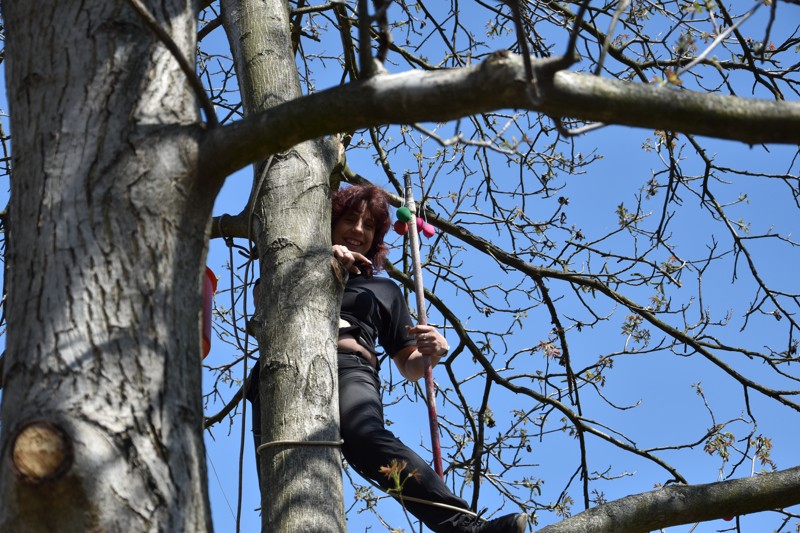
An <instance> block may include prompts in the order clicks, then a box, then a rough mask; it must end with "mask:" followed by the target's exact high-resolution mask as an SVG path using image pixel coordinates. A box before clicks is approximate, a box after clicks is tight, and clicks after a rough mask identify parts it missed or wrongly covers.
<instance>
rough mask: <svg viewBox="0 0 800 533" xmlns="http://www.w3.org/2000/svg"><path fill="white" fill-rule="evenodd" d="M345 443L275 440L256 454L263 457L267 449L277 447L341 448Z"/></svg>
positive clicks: (259, 448) (338, 441) (257, 449)
mask: <svg viewBox="0 0 800 533" xmlns="http://www.w3.org/2000/svg"><path fill="white" fill-rule="evenodd" d="M342 444H344V441H343V440H341V439H339V440H274V441H272V442H265V443H264V444H262V445H261V446H259V447H258V448H256V453H257V454H258V455H261V452H262V451H264V450H266V449H267V448H274V447H276V446H341V445H342Z"/></svg>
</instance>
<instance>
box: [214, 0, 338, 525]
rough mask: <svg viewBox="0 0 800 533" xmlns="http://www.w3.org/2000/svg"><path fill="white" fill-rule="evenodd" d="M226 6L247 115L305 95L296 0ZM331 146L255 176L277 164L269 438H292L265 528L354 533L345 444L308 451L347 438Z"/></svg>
mask: <svg viewBox="0 0 800 533" xmlns="http://www.w3.org/2000/svg"><path fill="white" fill-rule="evenodd" d="M222 7H223V12H224V17H225V21H224V26H225V29H226V32H227V34H228V40H229V42H230V44H231V49H232V50H233V55H234V61H235V64H236V69H237V75H238V80H239V86H240V89H241V91H242V101H243V103H244V107H245V110H246V113H248V114H254V113H259V112H263V111H264V110H266V109H269V108H272V107H274V106H275V105H279V104H281V103H283V102H286V101H288V100H291V99H295V98H300V97H301V96H302V94H301V91H300V84H299V78H298V75H297V69H296V66H295V60H294V55H293V53H292V49H291V36H290V33H289V27H290V25H289V13H288V5H287V3H286V2H284V1H283V0H267V1H261V0H259V1H250V0H244V1H233V0H230V1H227V0H223V2H222ZM304 140H306V139H304ZM330 145H331V143H330V142H328V141H325V140H317V141H309V142H304V143H302V144H299V145H297V146H293V147H292V148H291V149H289V150H288V151H286V152H283V153H280V154H278V155H276V156H275V157H274V158H273V159H271V160H270V161H268V162H265V163H262V164H261V165H260V166H259V167H258V168H257V169H256V171H255V173H256V180H257V183H258V182H260V177H261V175H262V173H263V172H265V171H264V170H262V169H263V166H264V165H265V164H269V167H268V169H267V170H266V174H264V175H265V178H264V180H263V186H262V187H261V188H260V191H259V196H258V200H257V202H256V207H255V219H256V220H257V223H256V224H255V228H256V230H257V231H256V234H255V237H256V242H257V244H258V251H259V260H260V264H261V281H262V283H261V291H260V301H259V302H258V309H259V311H258V316H257V317H256V322H261V323H263V324H264V328H263V330H262V331H261V332H259V334H258V341H259V351H260V353H261V361H262V365H261V387H260V398H261V405H262V420H261V424H262V432H263V434H262V439H263V442H264V443H275V442H284V441H290V442H289V443H286V444H281V445H278V446H270V447H268V448H266V449H264V450H263V451H262V453H261V455H260V456H261V498H262V499H261V502H262V530H263V531H276V532H295V531H319V532H323V531H345V530H346V526H345V522H344V503H343V490H342V476H341V459H340V451H339V448H338V447H337V446H309V445H305V444H304V442H308V441H313V442H319V441H323V442H336V441H338V440H339V422H338V420H339V418H338V417H339V412H338V410H339V401H338V395H337V394H336V391H337V375H336V355H335V344H336V332H337V330H336V328H337V327H338V321H337V320H336V319H337V318H338V315H339V298H340V297H341V286H340V285H339V283H338V282H337V279H336V277H335V275H334V271H333V269H332V265H331V254H330V245H331V242H330V188H329V186H328V176H329V175H330V170H331V168H332V165H333V163H334V162H335V158H333V157H331V156H332V155H333V153H334V152H335V150H331V146H330ZM286 148H289V147H288V146H285V147H283V148H282V150H285V149H286ZM264 155H267V154H264Z"/></svg>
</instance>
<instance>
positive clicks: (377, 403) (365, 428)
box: [339, 353, 468, 532]
mask: <svg viewBox="0 0 800 533" xmlns="http://www.w3.org/2000/svg"><path fill="white" fill-rule="evenodd" d="M379 387H380V382H379V378H378V374H377V372H376V371H375V370H374V369H373V368H372V367H371V366H369V364H368V363H367V362H366V361H364V360H363V359H362V358H361V357H359V356H358V355H355V354H344V353H340V354H339V413H340V421H341V422H340V423H341V433H342V439H344V445H343V447H342V452H343V454H344V456H345V459H347V462H348V463H350V464H351V465H352V466H353V467H354V468H355V469H356V470H358V471H359V472H360V473H361V474H362V475H364V476H366V477H368V478H369V479H372V480H373V481H375V482H377V483H378V484H380V486H381V487H383V488H384V489H388V488H390V483H391V482H390V480H389V479H388V478H386V477H385V476H384V475H383V474H382V473H381V472H380V468H381V467H384V466H389V465H390V463H391V461H392V460H393V459H394V460H396V461H397V462H398V463H402V462H406V463H407V466H406V468H405V470H404V471H403V472H402V474H401V479H405V477H406V476H407V475H408V474H410V473H411V472H413V471H415V470H416V474H415V476H414V478H412V479H409V480H408V481H407V482H406V483H405V485H404V486H403V489H402V495H405V496H413V497H414V498H420V499H422V500H426V501H430V502H438V503H444V504H447V505H450V506H453V507H457V508H460V509H465V510H466V509H467V508H468V505H467V502H465V501H464V500H463V499H461V498H459V497H458V496H456V495H455V494H453V493H452V492H451V491H450V489H448V488H447V485H445V483H444V481H442V479H441V478H440V477H439V476H438V475H437V474H436V472H434V470H433V469H432V468H431V467H430V465H429V464H428V462H427V461H425V460H424V459H422V458H421V457H420V456H419V455H417V454H416V453H414V451H412V450H411V449H410V448H408V446H406V445H405V444H403V443H402V442H401V441H400V440H399V439H398V438H397V437H395V436H394V434H393V433H392V432H391V431H389V430H387V429H386V427H385V425H384V418H383V405H382V403H381V399H380V393H379V390H380V389H379ZM405 507H406V508H407V509H408V510H409V511H410V512H411V514H413V515H414V516H416V517H417V518H419V519H420V520H422V522H423V523H424V524H425V525H426V526H427V527H428V528H430V529H431V530H432V531H436V532H449V531H459V530H461V528H459V527H458V526H456V522H463V518H465V517H463V516H462V513H459V512H457V511H454V510H452V509H442V508H439V507H435V506H430V505H425V504H419V503H412V502H405ZM459 519H461V520H459Z"/></svg>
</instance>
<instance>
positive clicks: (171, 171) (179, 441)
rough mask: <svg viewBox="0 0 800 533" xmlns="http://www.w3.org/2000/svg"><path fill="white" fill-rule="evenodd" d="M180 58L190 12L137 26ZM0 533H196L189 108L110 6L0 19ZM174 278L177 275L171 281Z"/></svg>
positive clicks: (31, 7) (50, 4) (187, 94)
mask: <svg viewBox="0 0 800 533" xmlns="http://www.w3.org/2000/svg"><path fill="white" fill-rule="evenodd" d="M154 14H155V15H156V18H157V19H158V21H159V24H160V25H161V26H162V27H163V28H164V29H165V30H166V31H167V33H169V34H170V35H172V38H173V39H174V40H175V41H176V43H177V45H178V46H179V47H180V49H181V50H182V51H183V53H184V54H186V55H187V56H188V57H191V56H192V54H193V53H194V35H195V13H194V9H193V6H192V2H190V1H189V0H164V1H163V2H159V3H158V9H157V10H156V11H155V12H154ZM3 16H4V18H5V23H6V28H7V39H6V45H7V49H6V51H7V56H6V57H7V67H6V68H7V75H8V89H9V90H8V92H9V97H10V109H11V121H12V122H11V128H12V131H13V135H14V150H13V155H14V174H13V179H12V190H11V203H10V219H11V228H12V229H11V238H10V239H9V250H8V264H9V274H10V278H9V280H8V285H7V287H8V304H7V305H8V308H7V309H8V336H7V349H6V353H7V358H6V365H5V366H6V368H5V389H4V391H3V394H4V397H3V406H2V429H3V432H2V440H1V441H0V452H1V453H2V470H0V531H48V532H49V531H126V532H134V531H208V530H210V529H211V520H210V513H209V504H208V497H207V495H206V470H205V453H204V445H203V436H202V418H203V413H202V405H201V392H200V391H201V389H200V379H201V378H200V331H199V326H198V324H199V320H198V319H199V309H200V307H201V306H200V301H201V300H200V274H201V265H202V263H203V259H204V254H205V239H204V230H205V228H206V227H207V222H208V219H209V215H210V212H211V205H212V202H213V198H214V194H215V193H216V191H215V190H202V188H200V187H197V186H196V185H195V184H194V182H195V180H196V178H197V176H196V175H195V171H194V165H195V162H196V160H197V142H196V139H197V135H198V134H197V131H198V130H197V128H194V127H192V125H193V124H196V123H197V121H198V116H197V111H196V105H195V98H194V95H193V94H192V93H191V91H190V90H189V86H188V85H187V83H186V78H185V76H184V75H183V74H182V73H181V71H180V69H179V68H178V64H177V63H176V61H175V59H174V58H173V57H172V56H171V55H170V53H169V52H168V51H167V50H166V48H165V47H164V46H163V45H162V44H161V43H160V42H159V41H158V40H157V39H156V38H155V37H154V36H153V33H152V32H151V31H150V30H148V29H147V28H146V27H145V26H144V25H143V24H142V23H141V21H140V19H139V17H138V16H137V14H136V13H135V12H134V11H133V10H132V9H131V8H130V6H129V5H128V4H127V3H126V2H109V1H107V0H85V1H83V2H64V1H63V0H42V1H37V2H26V1H23V2H20V1H5V2H3ZM187 273H190V275H187Z"/></svg>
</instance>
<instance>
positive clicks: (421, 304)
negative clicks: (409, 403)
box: [405, 174, 444, 479]
mask: <svg viewBox="0 0 800 533" xmlns="http://www.w3.org/2000/svg"><path fill="white" fill-rule="evenodd" d="M405 179H406V207H408V209H410V210H411V220H409V221H408V235H409V238H410V239H411V263H412V264H413V267H414V292H415V293H416V295H417V316H418V318H419V323H420V324H422V325H426V324H427V323H428V314H427V312H426V311H425V290H424V289H423V286H422V265H421V263H420V259H419V233H418V232H417V215H416V212H417V209H416V204H415V203H414V191H413V190H412V188H411V175H410V174H406V178H405ZM424 363H425V395H426V400H427V403H428V422H429V424H430V430H431V450H432V451H433V469H434V470H435V471H436V473H437V474H439V477H440V478H442V479H444V471H443V470H442V447H441V445H440V444H439V418H438V416H437V415H436V390H435V389H434V386H433V364H432V363H431V357H430V356H429V355H426V356H424Z"/></svg>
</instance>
